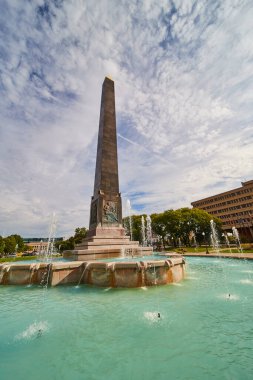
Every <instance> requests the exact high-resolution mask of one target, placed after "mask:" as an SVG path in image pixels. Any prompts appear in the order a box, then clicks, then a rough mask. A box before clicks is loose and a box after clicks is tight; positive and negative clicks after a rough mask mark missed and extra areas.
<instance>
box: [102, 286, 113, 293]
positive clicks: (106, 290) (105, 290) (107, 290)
mask: <svg viewBox="0 0 253 380" xmlns="http://www.w3.org/2000/svg"><path fill="white" fill-rule="evenodd" d="M111 289H112V287H111V286H110V287H109V288H105V289H104V292H109V290H111Z"/></svg>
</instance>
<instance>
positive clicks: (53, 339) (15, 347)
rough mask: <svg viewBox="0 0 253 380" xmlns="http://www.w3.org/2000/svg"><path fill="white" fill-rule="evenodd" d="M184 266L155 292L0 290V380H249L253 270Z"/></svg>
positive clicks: (207, 261)
mask: <svg viewBox="0 0 253 380" xmlns="http://www.w3.org/2000/svg"><path fill="white" fill-rule="evenodd" d="M187 263H188V264H187V273H188V278H187V279H185V280H184V281H182V282H181V283H180V284H177V285H167V286H160V287H152V288H148V289H147V288H144V289H95V288H91V287H88V286H81V287H70V286H66V287H56V288H51V289H48V290H43V289H41V288H39V287H37V286H32V287H16V286H2V287H1V288H0V307H1V313H0V325H1V330H0V331H1V333H0V335H1V337H0V378H1V379H4V380H9V379H10V380H12V379H18V380H22V379H26V380H30V379H87V380H93V379H94V380H95V379H110V380H114V379H115V380H116V379H117V380H118V379H119V380H135V379H145V380H151V379H152V380H153V379H155V380H163V379H164V380H165V379H166V380H167V379H173V380H174V379H194V380H195V379H196V380H198V379H201V380H203V379H219V380H222V379H236V380H237V379H242V380H246V379H252V376H253V361H252V357H253V323H252V318H253V263H252V262H246V261H239V260H226V259H211V258H187ZM229 295H230V296H229ZM158 312H160V314H161V318H160V319H159V318H157V313H158ZM39 329H40V330H41V333H42V335H41V336H39V337H38V335H40V334H38V330H39Z"/></svg>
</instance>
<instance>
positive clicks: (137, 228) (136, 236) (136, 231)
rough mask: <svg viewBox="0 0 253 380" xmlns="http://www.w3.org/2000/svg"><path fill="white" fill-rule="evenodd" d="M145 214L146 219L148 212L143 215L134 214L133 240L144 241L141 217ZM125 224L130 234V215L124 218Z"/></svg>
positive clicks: (132, 217) (132, 218)
mask: <svg viewBox="0 0 253 380" xmlns="http://www.w3.org/2000/svg"><path fill="white" fill-rule="evenodd" d="M142 216H144V218H145V219H146V216H147V215H146V214H142V215H132V216H131V220H132V240H134V241H139V243H142V234H141V217H142ZM123 226H124V228H125V230H126V234H127V235H128V236H130V219H129V217H126V218H123Z"/></svg>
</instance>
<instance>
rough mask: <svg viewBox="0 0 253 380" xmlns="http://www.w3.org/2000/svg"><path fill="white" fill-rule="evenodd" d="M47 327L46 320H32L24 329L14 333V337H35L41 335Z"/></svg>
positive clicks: (27, 338)
mask: <svg viewBox="0 0 253 380" xmlns="http://www.w3.org/2000/svg"><path fill="white" fill-rule="evenodd" d="M48 329H49V326H48V323H47V322H46V321H40V322H34V323H32V324H31V325H30V326H28V327H27V329H26V330H24V331H22V332H21V333H20V334H18V335H16V337H15V339H16V340H22V339H25V340H29V339H35V338H38V337H40V336H41V335H43V334H44V333H45V332H46V331H48Z"/></svg>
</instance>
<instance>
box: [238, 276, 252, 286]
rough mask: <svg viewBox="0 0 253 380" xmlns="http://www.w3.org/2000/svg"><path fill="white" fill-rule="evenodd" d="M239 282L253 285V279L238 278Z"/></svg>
mask: <svg viewBox="0 0 253 380" xmlns="http://www.w3.org/2000/svg"><path fill="white" fill-rule="evenodd" d="M240 283H241V284H249V285H253V281H252V280H250V279H248V278H247V279H243V280H240Z"/></svg>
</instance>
